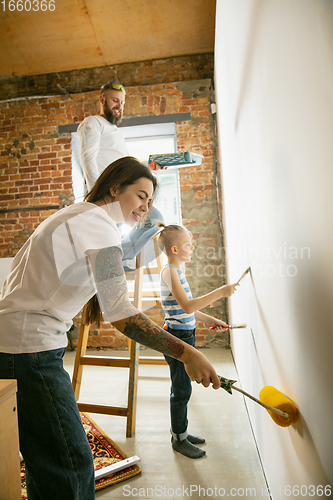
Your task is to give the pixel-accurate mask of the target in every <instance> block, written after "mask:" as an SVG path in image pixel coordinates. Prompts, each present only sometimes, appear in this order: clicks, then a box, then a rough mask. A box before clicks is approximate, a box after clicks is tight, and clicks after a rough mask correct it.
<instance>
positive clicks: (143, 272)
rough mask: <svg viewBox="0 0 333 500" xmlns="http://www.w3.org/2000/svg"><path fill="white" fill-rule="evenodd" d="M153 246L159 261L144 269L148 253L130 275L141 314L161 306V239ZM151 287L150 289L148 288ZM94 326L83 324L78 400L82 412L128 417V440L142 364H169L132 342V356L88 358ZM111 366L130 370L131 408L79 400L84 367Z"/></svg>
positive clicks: (77, 362)
mask: <svg viewBox="0 0 333 500" xmlns="http://www.w3.org/2000/svg"><path fill="white" fill-rule="evenodd" d="M151 244H152V245H153V247H154V251H155V260H154V262H153V264H152V265H148V266H147V265H146V266H145V265H144V251H145V249H143V250H142V251H141V252H140V254H139V255H138V256H137V257H136V268H135V270H133V271H130V272H127V273H126V279H127V282H128V289H129V297H130V300H131V301H132V303H133V305H134V307H136V308H137V309H138V310H139V311H142V310H143V309H147V308H149V307H150V306H153V305H154V304H155V305H156V304H158V303H159V286H158V280H156V276H159V274H160V272H161V269H162V267H163V260H162V255H161V251H160V249H159V247H158V244H157V239H156V238H153V240H152V241H151ZM147 285H150V286H147ZM89 331H90V325H87V324H84V323H83V320H82V322H81V326H80V331H79V337H78V344H77V351H76V357H75V363H74V370H73V378H72V386H73V390H74V395H75V399H76V401H77V404H78V408H79V410H80V411H84V412H91V413H102V414H107V415H117V416H123V417H126V437H131V436H133V435H134V433H135V427H136V409H137V389H138V368H139V364H165V363H166V361H165V360H164V358H163V356H161V355H160V356H139V344H138V343H137V342H135V341H134V340H131V339H130V338H128V339H127V341H128V356H125V357H124V356H104V355H103V356H93V355H87V354H86V352H87V346H88V338H89ZM86 365H89V366H108V367H121V368H128V390H127V405H126V406H112V405H109V404H108V405H105V404H96V403H84V402H81V401H80V400H79V397H80V389H81V383H82V375H83V367H84V366H86Z"/></svg>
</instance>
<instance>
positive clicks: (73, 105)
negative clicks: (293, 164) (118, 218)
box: [0, 80, 225, 348]
mask: <svg viewBox="0 0 333 500" xmlns="http://www.w3.org/2000/svg"><path fill="white" fill-rule="evenodd" d="M98 95H99V92H97V91H94V92H87V93H81V94H71V95H61V96H55V97H50V98H47V97H45V98H25V99H19V100H15V101H14V100H13V101H7V102H0V127H1V134H0V143H1V156H0V159H1V163H0V186H1V187H0V222H1V227H2V228H1V235H0V257H9V256H13V255H15V254H16V252H17V251H18V249H19V248H20V246H21V245H22V244H23V242H24V241H25V240H26V239H27V238H28V237H29V235H30V234H31V233H32V231H33V230H34V229H35V228H36V227H37V225H38V224H39V223H40V222H42V220H44V219H45V218H46V217H48V216H49V215H50V214H51V213H53V212H54V211H55V210H57V209H58V208H60V207H62V206H65V205H66V204H69V203H71V202H72V179H71V134H70V133H63V134H60V133H59V132H58V126H59V125H65V124H71V123H74V122H79V121H82V120H83V119H84V118H85V117H86V116H89V115H91V114H96V113H98ZM212 101H214V93H213V90H212V88H211V81H210V80H197V81H187V82H180V83H167V84H159V85H144V86H138V87H134V86H132V87H128V94H127V100H126V106H125V116H126V117H129V116H147V115H163V114H174V113H184V112H189V113H191V121H188V122H180V123H178V124H177V137H178V148H179V151H193V152H198V153H200V154H203V155H204V157H205V158H204V161H203V164H202V166H201V167H193V168H192V167H191V168H183V169H180V184H181V193H182V194H181V197H182V213H183V223H184V225H186V226H187V227H188V228H189V229H190V230H191V231H192V233H193V235H194V236H195V239H196V241H197V243H198V246H199V248H200V249H203V248H206V249H207V248H216V249H218V248H220V247H221V246H222V234H221V224H220V221H219V206H218V199H217V180H218V176H217V166H216V134H215V124H214V119H213V117H212V115H211V111H210V103H211V102H212ZM202 252H204V250H200V257H199V256H198V255H197V256H196V255H195V254H194V258H193V261H192V264H191V267H190V268H189V282H190V285H191V288H192V292H193V295H194V296H198V295H202V294H203V293H207V292H208V291H211V290H212V289H213V288H216V287H217V286H220V285H221V284H222V283H223V276H221V273H217V272H214V273H213V274H212V275H211V276H210V275H208V274H211V272H209V273H206V274H207V276H205V274H204V276H205V279H202V273H204V269H205V268H204V267H202V262H201V260H202V255H203V253H202ZM209 265H213V266H215V269H217V267H218V266H220V265H221V262H220V261H219V260H218V259H217V260H216V259H215V260H214V259H213V260H211V262H210V264H209ZM206 267H207V266H206ZM209 269H211V268H209ZM209 311H210V312H211V313H213V314H216V315H218V316H219V317H223V316H221V311H222V313H225V302H223V301H220V302H219V303H216V304H214V306H213V307H211V308H209V309H207V310H206V312H209ZM151 314H152V315H153V316H154V319H156V320H159V322H160V323H161V322H162V318H161V317H160V315H159V314H158V311H157V310H154V311H152V312H151ZM77 326H78V323H77V322H76V327H77ZM207 331H208V330H207V328H202V325H198V330H197V339H198V345H204V344H205V336H206V334H207ZM76 335H77V332H75V333H74V337H75V336H76ZM89 345H91V346H94V347H102V348H108V347H113V348H122V347H126V345H127V342H126V338H125V337H124V336H123V335H122V334H120V333H119V332H116V331H115V330H114V329H113V328H110V327H109V325H103V328H102V329H101V330H100V331H98V330H96V329H95V328H91V335H90V339H89Z"/></svg>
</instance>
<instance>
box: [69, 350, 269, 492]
mask: <svg viewBox="0 0 333 500" xmlns="http://www.w3.org/2000/svg"><path fill="white" fill-rule="evenodd" d="M111 352H112V355H117V356H119V355H125V356H126V355H127V353H126V352H114V351H111ZM203 352H204V354H205V355H206V356H207V357H208V359H209V360H210V361H211V363H212V364H213V365H214V367H215V369H216V371H217V373H218V374H220V375H222V376H224V377H226V378H232V379H237V374H236V371H235V366H234V362H233V359H232V355H231V351H230V350H226V349H222V348H220V347H216V348H215V347H214V348H209V349H203ZM109 353H110V351H108V352H107V354H109ZM149 353H150V351H147V350H145V351H144V355H147V354H149ZM151 353H152V354H153V355H156V352H152V351H151ZM89 354H94V355H103V354H106V352H105V351H97V352H92V351H89ZM74 358H75V352H70V351H68V352H67V353H66V355H65V360H64V364H65V368H66V369H67V371H68V372H69V373H70V375H71V374H72V372H73V363H74ZM127 380H128V370H127V369H126V368H105V367H90V366H85V367H84V370H83V381H82V389H81V394H80V400H81V401H84V402H87V403H88V402H89V403H101V404H112V405H113V404H114V405H126V403H127V401H126V398H127ZM169 388H170V379H169V368H168V366H167V365H165V366H163V365H141V366H140V367H139V384H138V404H137V419H136V432H135V436H134V437H132V438H126V419H125V418H124V417H116V416H109V415H101V414H91V417H92V418H93V420H95V422H96V423H97V424H98V425H99V426H100V427H101V428H102V429H103V430H104V431H105V433H106V434H107V435H108V436H109V437H110V438H111V439H112V440H113V441H114V442H115V443H117V445H118V446H119V447H120V448H121V449H122V450H123V451H124V452H125V453H126V454H127V455H128V456H132V455H138V456H139V457H140V459H141V462H140V463H139V464H138V465H139V466H140V468H141V469H142V474H141V475H140V476H136V477H133V478H131V479H129V480H127V481H123V482H121V483H118V484H115V485H113V486H109V487H107V488H105V489H103V490H100V491H98V492H96V498H97V499H104V500H108V499H113V500H118V499H119V500H120V499H122V500H123V499H124V498H146V499H153V500H156V499H157V498H168V499H178V498H192V499H199V498H203V497H210V498H214V499H215V498H222V497H228V496H229V497H233V498H244V497H245V498H252V499H254V498H257V499H258V498H266V499H267V495H265V488H266V482H265V477H264V474H263V471H262V467H261V463H260V460H259V457H258V452H257V449H256V445H255V442H254V438H253V435H252V431H251V427H250V423H249V419H248V415H247V411H246V407H245V403H244V399H243V396H242V395H240V394H239V393H237V392H235V391H234V393H233V395H232V396H231V395H229V394H228V393H227V392H225V391H224V390H217V391H215V390H213V389H212V388H208V389H205V388H204V387H203V386H201V385H198V384H196V383H194V384H193V394H192V397H191V401H190V404H189V415H188V416H189V432H190V433H191V434H196V435H198V436H201V437H204V438H205V439H206V444H205V445H203V448H204V449H205V450H206V452H207V454H206V456H204V457H203V458H200V459H197V460H192V459H190V458H187V457H184V456H183V455H180V454H179V453H176V452H174V451H173V450H172V447H171V444H170V432H169V428H170V419H169Z"/></svg>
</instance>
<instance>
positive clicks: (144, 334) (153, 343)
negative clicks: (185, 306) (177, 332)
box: [124, 313, 184, 359]
mask: <svg viewBox="0 0 333 500" xmlns="http://www.w3.org/2000/svg"><path fill="white" fill-rule="evenodd" d="M124 334H125V335H126V336H127V337H129V338H130V339H132V340H135V342H138V343H140V344H143V345H145V346H147V347H150V348H151V349H154V350H156V351H159V352H161V353H163V354H166V355H167V356H171V357H172V358H177V359H179V358H181V356H182V354H183V352H184V346H183V344H182V343H181V342H180V340H179V339H177V338H176V337H174V336H173V335H170V333H168V332H167V331H166V330H163V329H162V328H160V327H159V326H158V325H156V324H155V323H153V322H152V321H151V320H150V319H149V318H148V317H147V316H145V315H144V314H142V313H139V314H136V315H135V316H132V317H130V318H128V321H127V322H126V327H125V329H124Z"/></svg>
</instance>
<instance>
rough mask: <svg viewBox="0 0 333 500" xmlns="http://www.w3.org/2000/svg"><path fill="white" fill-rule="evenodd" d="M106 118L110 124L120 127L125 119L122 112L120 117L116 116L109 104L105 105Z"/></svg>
mask: <svg viewBox="0 0 333 500" xmlns="http://www.w3.org/2000/svg"><path fill="white" fill-rule="evenodd" d="M103 111H104V116H105V118H106V119H107V121H108V122H110V123H112V125H116V126H118V125H119V124H120V122H121V120H122V118H123V113H122V111H120V115H119V116H116V115H115V114H114V112H113V110H112V109H110V107H109V105H108V103H107V102H105V103H104V106H103Z"/></svg>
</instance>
